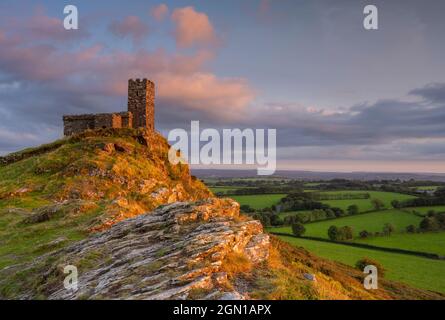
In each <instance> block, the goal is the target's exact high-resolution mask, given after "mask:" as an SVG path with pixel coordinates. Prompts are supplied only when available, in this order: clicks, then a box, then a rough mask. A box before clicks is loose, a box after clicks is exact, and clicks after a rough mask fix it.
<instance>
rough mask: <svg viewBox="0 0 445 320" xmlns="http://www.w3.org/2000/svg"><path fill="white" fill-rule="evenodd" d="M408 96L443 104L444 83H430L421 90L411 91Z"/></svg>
mask: <svg viewBox="0 0 445 320" xmlns="http://www.w3.org/2000/svg"><path fill="white" fill-rule="evenodd" d="M410 94H413V95H417V96H421V97H423V98H424V99H426V100H429V101H431V102H434V103H445V83H432V84H429V85H426V86H425V87H423V88H418V89H414V90H411V91H410Z"/></svg>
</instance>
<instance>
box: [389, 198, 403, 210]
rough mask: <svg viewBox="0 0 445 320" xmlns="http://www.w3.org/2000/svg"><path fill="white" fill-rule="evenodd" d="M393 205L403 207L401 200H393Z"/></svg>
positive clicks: (396, 207)
mask: <svg viewBox="0 0 445 320" xmlns="http://www.w3.org/2000/svg"><path fill="white" fill-rule="evenodd" d="M391 205H392V206H393V208H395V209H398V208H401V207H402V204H401V203H400V201H399V200H393V201H391Z"/></svg>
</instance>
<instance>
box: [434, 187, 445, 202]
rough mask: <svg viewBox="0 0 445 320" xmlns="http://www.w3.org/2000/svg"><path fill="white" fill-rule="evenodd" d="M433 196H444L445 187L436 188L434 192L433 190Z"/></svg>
mask: <svg viewBox="0 0 445 320" xmlns="http://www.w3.org/2000/svg"><path fill="white" fill-rule="evenodd" d="M434 196H435V197H437V198H442V199H444V198H445V188H438V189H437V190H436V192H434Z"/></svg>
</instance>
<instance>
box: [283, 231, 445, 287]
mask: <svg viewBox="0 0 445 320" xmlns="http://www.w3.org/2000/svg"><path fill="white" fill-rule="evenodd" d="M280 238H281V239H282V240H284V241H287V242H289V243H290V244H292V245H295V246H298V247H303V248H305V249H306V250H308V251H310V252H312V253H314V254H316V255H318V256H320V257H323V258H326V259H330V260H335V261H338V262H341V263H344V264H347V265H350V266H354V265H355V263H356V262H357V261H358V260H359V259H361V258H363V257H368V258H370V259H375V260H377V261H378V262H379V263H381V264H382V265H383V267H384V268H385V269H386V270H387V272H386V275H385V278H387V279H389V280H395V281H400V282H403V283H406V284H408V285H411V286H413V287H417V288H421V289H427V290H432V291H436V292H442V293H445V277H444V276H443V273H444V272H445V261H441V260H431V259H425V258H420V257H415V256H409V255H403V254H396V253H388V252H381V251H377V250H370V249H361V248H354V247H347V246H345V245H341V244H335V243H325V242H319V241H313V240H307V239H299V238H293V237H284V236H281V237H280Z"/></svg>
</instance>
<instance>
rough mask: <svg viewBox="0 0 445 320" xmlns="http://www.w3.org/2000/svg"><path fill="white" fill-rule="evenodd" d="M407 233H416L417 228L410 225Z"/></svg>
mask: <svg viewBox="0 0 445 320" xmlns="http://www.w3.org/2000/svg"><path fill="white" fill-rule="evenodd" d="M406 232H408V233H416V226H415V225H412V224H410V225H409V226H407V227H406Z"/></svg>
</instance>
